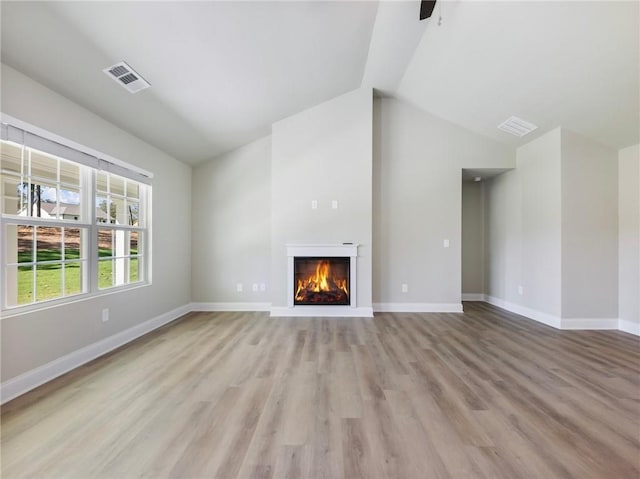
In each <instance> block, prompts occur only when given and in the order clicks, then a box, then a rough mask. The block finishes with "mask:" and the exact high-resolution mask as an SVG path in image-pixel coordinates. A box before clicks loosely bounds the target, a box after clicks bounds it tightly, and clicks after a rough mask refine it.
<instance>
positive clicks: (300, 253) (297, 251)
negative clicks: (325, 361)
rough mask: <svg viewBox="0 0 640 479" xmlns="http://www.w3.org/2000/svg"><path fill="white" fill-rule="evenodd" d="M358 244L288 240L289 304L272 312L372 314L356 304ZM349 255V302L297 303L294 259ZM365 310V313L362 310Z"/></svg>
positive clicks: (277, 313) (325, 314)
mask: <svg viewBox="0 0 640 479" xmlns="http://www.w3.org/2000/svg"><path fill="white" fill-rule="evenodd" d="M358 246H359V245H358V244H355V243H354V244H349V243H342V244H287V245H286V248H287V307H286V308H272V310H271V316H336V317H343V316H344V317H347V316H348V317H354V316H370V313H367V312H365V311H360V309H359V308H358V307H357V296H358V295H357V291H358V287H357V285H358V279H357V278H358V277H357V268H356V266H357V258H358ZM315 256H317V257H342V258H344V257H349V258H350V264H349V269H350V271H349V299H350V305H349V306H331V305H325V306H315V305H295V306H294V302H293V289H294V285H293V267H294V264H293V263H294V261H293V259H294V258H296V257H298V258H299V257H315ZM363 313H364V314H363Z"/></svg>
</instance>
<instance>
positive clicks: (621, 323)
mask: <svg viewBox="0 0 640 479" xmlns="http://www.w3.org/2000/svg"><path fill="white" fill-rule="evenodd" d="M618 329H619V330H620V331H624V332H625V333H629V334H635V335H636V336H640V323H634V322H633V321H627V320H624V319H619V320H618Z"/></svg>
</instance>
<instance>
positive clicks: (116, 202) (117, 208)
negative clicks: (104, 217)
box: [111, 197, 127, 225]
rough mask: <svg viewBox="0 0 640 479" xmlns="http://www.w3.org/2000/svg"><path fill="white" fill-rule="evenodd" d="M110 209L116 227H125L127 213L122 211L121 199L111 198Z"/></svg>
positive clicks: (122, 203)
mask: <svg viewBox="0 0 640 479" xmlns="http://www.w3.org/2000/svg"><path fill="white" fill-rule="evenodd" d="M111 209H112V214H113V216H114V217H115V219H116V224H118V225H126V224H127V213H126V211H125V210H124V199H123V198H117V197H116V198H112V199H111Z"/></svg>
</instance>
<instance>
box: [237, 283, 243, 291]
mask: <svg viewBox="0 0 640 479" xmlns="http://www.w3.org/2000/svg"><path fill="white" fill-rule="evenodd" d="M236 291H237V292H238V293H242V283H238V284H236Z"/></svg>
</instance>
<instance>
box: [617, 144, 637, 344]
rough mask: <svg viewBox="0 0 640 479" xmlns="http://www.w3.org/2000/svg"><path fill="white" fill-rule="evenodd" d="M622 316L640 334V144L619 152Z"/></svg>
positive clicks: (628, 327)
mask: <svg viewBox="0 0 640 479" xmlns="http://www.w3.org/2000/svg"><path fill="white" fill-rule="evenodd" d="M618 178H619V212H618V213H619V273H618V274H619V276H618V277H619V311H618V314H619V318H620V323H621V324H620V326H621V329H625V330H628V331H634V332H635V333H636V334H640V145H635V146H632V147H629V148H625V149H623V150H620V152H619V170H618Z"/></svg>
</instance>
